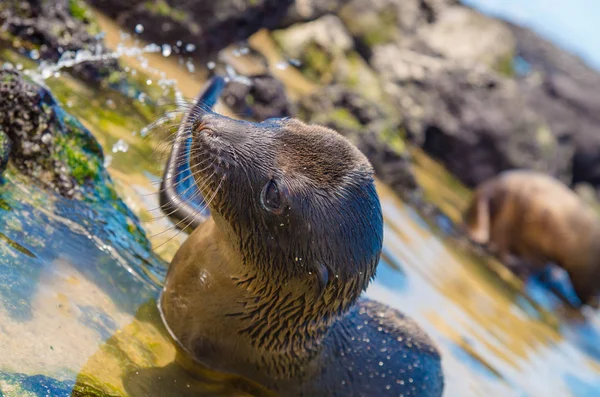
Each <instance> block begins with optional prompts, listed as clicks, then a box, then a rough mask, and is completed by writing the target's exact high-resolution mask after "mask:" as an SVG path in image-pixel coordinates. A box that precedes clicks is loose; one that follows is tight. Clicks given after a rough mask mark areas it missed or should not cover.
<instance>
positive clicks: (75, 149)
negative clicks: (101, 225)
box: [0, 70, 129, 214]
mask: <svg viewBox="0 0 600 397" xmlns="http://www.w3.org/2000/svg"><path fill="white" fill-rule="evenodd" d="M0 133H2V134H3V135H4V139H7V140H9V141H10V142H11V143H12V147H11V148H10V151H9V153H10V156H9V158H10V161H11V163H12V164H14V165H15V166H16V167H17V169H18V170H19V171H20V172H21V173H23V174H25V175H27V176H29V177H32V178H34V179H36V180H37V181H39V182H40V183H41V184H42V185H43V186H44V187H46V188H49V189H52V190H54V191H55V192H57V193H59V194H60V195H62V196H65V197H68V198H76V199H89V200H107V201H113V200H116V197H117V196H116V193H115V191H114V187H113V185H112V181H111V179H110V176H109V175H108V173H107V172H106V170H105V169H104V165H103V161H104V155H103V153H102V148H101V146H100V145H99V144H98V142H97V141H96V139H95V138H94V137H93V136H92V134H91V133H90V132H89V131H88V130H87V129H86V128H85V127H84V126H83V125H82V124H81V123H80V122H79V121H78V120H77V119H75V118H74V117H73V116H71V115H69V114H68V113H66V112H65V111H64V110H63V109H62V108H61V107H60V106H59V105H58V104H57V102H56V100H55V99H54V97H53V96H52V94H51V93H50V92H49V91H48V90H46V89H45V88H43V87H41V86H38V85H37V84H34V83H32V82H30V81H28V80H26V79H25V78H24V77H23V76H22V75H21V74H19V73H17V72H14V71H8V70H0ZM117 201H119V203H117V206H118V207H122V208H121V209H123V211H124V212H126V213H127V214H129V210H128V209H127V208H126V207H125V205H124V204H123V203H121V202H120V200H117Z"/></svg>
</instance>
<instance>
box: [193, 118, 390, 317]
mask: <svg viewBox="0 0 600 397" xmlns="http://www.w3.org/2000/svg"><path fill="white" fill-rule="evenodd" d="M190 128H191V133H192V146H191V150H190V168H191V169H192V172H193V175H194V178H195V180H196V184H197V186H198V187H199V189H200V191H201V193H202V195H203V196H204V198H205V200H206V202H207V204H208V206H209V208H210V211H211V213H212V215H213V218H215V222H216V223H217V225H218V226H219V228H220V229H222V231H223V232H224V234H225V235H226V236H227V238H228V239H229V240H230V242H231V243H232V245H233V246H234V247H236V250H237V251H238V254H239V255H240V257H241V258H242V262H243V265H244V266H250V267H253V268H254V269H256V271H258V272H260V273H262V274H263V275H264V276H265V277H269V278H274V277H279V278H280V281H282V282H289V281H292V280H297V281H300V282H306V283H310V284H312V285H313V286H314V289H313V290H314V291H316V292H317V295H318V296H321V295H323V292H324V291H326V290H328V289H332V288H333V289H335V288H336V287H335V286H336V285H337V286H342V285H343V286H344V287H345V292H344V293H343V295H344V296H343V297H344V301H345V302H346V303H352V302H353V301H354V300H356V298H357V297H358V295H359V294H360V293H361V292H362V291H363V290H364V289H365V288H366V286H367V285H368V283H369V281H370V280H371V278H372V277H373V276H374V273H375V268H376V265H377V263H378V261H379V255H380V251H381V248H382V239H383V220H382V214H381V207H380V203H379V198H378V196H377V193H376V190H375V185H374V180H373V169H372V167H371V165H370V163H369V161H368V160H367V158H366V157H365V156H364V155H363V154H362V153H361V152H360V151H359V150H358V149H357V148H356V147H355V146H354V145H352V144H351V143H350V142H349V141H348V140H347V139H346V138H344V137H343V136H341V135H340V134H339V133H337V132H336V131H333V130H331V129H328V128H325V127H321V126H315V125H307V124H305V123H303V122H301V121H299V120H296V119H291V118H286V119H268V120H266V121H264V122H261V123H252V122H248V121H240V120H235V119H231V118H228V117H225V116H222V115H219V114H216V113H212V112H205V113H203V114H201V115H197V116H195V117H193V118H192V119H191V120H190ZM348 288H349V289H348ZM343 306H347V305H343ZM338 309H340V310H342V309H343V307H339V308H338Z"/></svg>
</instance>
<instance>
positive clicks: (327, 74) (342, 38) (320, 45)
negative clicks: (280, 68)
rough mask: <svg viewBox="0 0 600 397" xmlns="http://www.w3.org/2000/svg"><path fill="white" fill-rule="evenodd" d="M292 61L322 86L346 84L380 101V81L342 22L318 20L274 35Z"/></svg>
mask: <svg viewBox="0 0 600 397" xmlns="http://www.w3.org/2000/svg"><path fill="white" fill-rule="evenodd" d="M273 37H274V38H275V40H276V41H277V43H278V44H279V46H280V47H281V48H282V50H283V52H284V53H285V55H286V56H287V57H288V58H291V59H297V60H298V61H299V63H300V66H299V69H300V71H301V72H302V73H303V74H304V75H305V76H307V77H308V78H310V79H311V80H313V81H315V82H317V83H319V84H321V85H328V84H343V85H345V86H347V87H349V88H353V89H357V90H360V92H361V93H362V94H363V95H364V96H365V97H367V98H369V99H372V100H379V99H381V98H382V89H381V86H380V83H379V80H378V78H377V76H376V75H375V73H374V72H373V70H372V69H371V68H370V67H369V65H368V64H367V63H366V62H365V60H364V59H363V58H362V57H361V56H360V55H359V54H358V52H357V51H355V49H354V40H353V39H352V37H351V36H350V34H349V32H348V31H347V30H346V28H345V26H344V24H343V23H342V21H341V20H340V19H339V18H338V17H336V16H334V15H326V16H324V17H322V18H319V19H317V20H316V21H312V22H307V23H302V24H296V25H294V26H291V27H289V28H287V29H285V30H277V31H274V32H273Z"/></svg>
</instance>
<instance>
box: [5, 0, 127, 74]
mask: <svg viewBox="0 0 600 397" xmlns="http://www.w3.org/2000/svg"><path fill="white" fill-rule="evenodd" d="M0 26H2V32H0V37H2V36H4V37H5V38H7V39H8V40H11V41H12V42H13V45H14V47H15V48H17V49H25V50H26V51H27V53H26V54H27V55H29V56H30V57H32V58H33V59H36V60H45V61H49V62H57V61H58V60H59V59H60V58H61V56H63V54H65V53H67V52H70V51H72V52H77V51H86V52H89V53H90V54H103V53H105V52H106V49H105V47H104V44H103V41H102V38H101V35H100V29H99V27H98V26H97V25H96V23H95V22H94V21H93V19H92V14H91V11H90V10H89V9H88V8H87V6H86V4H85V3H84V2H83V0H36V1H18V0H4V1H2V2H0ZM118 70H119V69H118V64H117V61H116V60H112V59H107V60H102V61H97V62H82V63H79V64H77V65H75V66H74V67H73V68H72V73H73V74H74V75H76V76H78V77H80V78H82V79H84V80H86V81H88V82H100V81H103V80H104V79H106V78H108V77H109V76H111V74H112V73H114V72H115V71H118Z"/></svg>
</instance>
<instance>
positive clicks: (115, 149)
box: [112, 139, 129, 153]
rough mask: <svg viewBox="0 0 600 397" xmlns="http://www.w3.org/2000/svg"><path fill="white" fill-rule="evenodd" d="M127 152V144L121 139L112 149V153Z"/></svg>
mask: <svg viewBox="0 0 600 397" xmlns="http://www.w3.org/2000/svg"><path fill="white" fill-rule="evenodd" d="M128 150H129V144H128V143H127V142H125V141H124V140H122V139H119V140H118V141H117V142H116V143H115V144H114V145H113V147H112V152H113V153H117V152H123V153H125V152H127V151H128Z"/></svg>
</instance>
